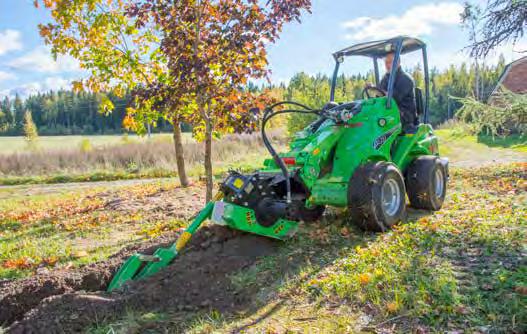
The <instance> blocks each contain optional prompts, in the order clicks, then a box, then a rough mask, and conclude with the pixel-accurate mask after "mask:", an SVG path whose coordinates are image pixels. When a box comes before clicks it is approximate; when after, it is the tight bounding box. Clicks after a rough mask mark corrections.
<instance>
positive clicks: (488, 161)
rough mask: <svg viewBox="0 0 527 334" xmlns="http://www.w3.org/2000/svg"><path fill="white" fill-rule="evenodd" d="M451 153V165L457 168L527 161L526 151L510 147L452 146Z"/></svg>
mask: <svg viewBox="0 0 527 334" xmlns="http://www.w3.org/2000/svg"><path fill="white" fill-rule="evenodd" d="M451 153H452V158H451V159H450V163H451V166H453V167H459V168H473V167H482V166H488V165H493V164H507V163H513V162H527V153H522V152H518V151H514V150H510V149H497V148H492V147H486V149H485V150H474V149H472V148H469V147H456V146H454V147H453V148H452V149H451Z"/></svg>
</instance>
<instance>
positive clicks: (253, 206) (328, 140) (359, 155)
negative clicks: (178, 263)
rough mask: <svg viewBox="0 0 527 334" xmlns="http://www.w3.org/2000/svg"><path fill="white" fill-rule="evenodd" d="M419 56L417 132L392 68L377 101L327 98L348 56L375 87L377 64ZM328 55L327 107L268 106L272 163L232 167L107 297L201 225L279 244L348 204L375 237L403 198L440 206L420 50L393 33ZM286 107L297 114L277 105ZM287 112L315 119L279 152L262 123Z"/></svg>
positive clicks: (136, 259)
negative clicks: (369, 71)
mask: <svg viewBox="0 0 527 334" xmlns="http://www.w3.org/2000/svg"><path fill="white" fill-rule="evenodd" d="M418 50H420V51H422V54H423V60H424V72H425V102H424V103H423V101H422V100H421V99H422V97H421V95H420V94H416V96H417V99H419V100H420V101H416V105H420V106H421V107H420V108H418V113H419V114H420V115H421V116H422V121H421V123H420V124H415V131H412V132H409V133H404V132H403V129H402V123H401V119H400V111H399V108H398V106H397V103H396V101H395V99H393V91H394V89H393V86H394V82H393V81H394V80H393V78H394V77H395V70H396V69H397V66H392V72H391V74H390V80H389V81H390V82H389V84H388V87H389V88H388V91H387V92H384V91H381V90H379V89H376V90H377V91H378V92H377V93H380V96H370V94H369V92H368V90H370V89H372V87H371V86H368V87H366V88H365V89H364V91H363V98H362V99H360V100H357V101H352V102H345V103H336V102H335V101H334V96H335V87H336V82H337V77H338V69H339V66H340V64H341V63H342V62H343V61H344V58H345V57H348V56H367V57H370V58H372V59H373V61H374V68H375V78H376V82H377V83H379V72H378V66H377V60H378V58H382V57H384V56H385V55H386V54H387V53H390V52H393V51H395V57H394V64H396V63H397V61H398V59H399V57H400V55H401V54H405V53H408V52H413V51H418ZM334 58H335V60H336V66H335V71H334V74H333V81H332V86H331V93H330V102H329V103H327V104H326V106H324V108H322V109H320V110H315V109H311V108H309V107H307V106H305V105H302V104H300V103H297V102H289V101H284V102H279V103H276V104H274V105H272V106H269V107H267V108H266V109H265V110H264V113H263V118H262V125H261V135H262V141H263V143H264V145H265V147H266V148H267V150H268V151H269V154H270V158H269V159H267V160H265V162H264V166H263V168H262V169H260V170H258V171H255V172H254V173H252V174H248V175H244V174H241V173H238V172H236V171H230V172H229V175H228V176H227V178H226V179H225V180H224V181H223V182H222V183H221V185H220V189H219V192H218V195H217V196H216V198H214V200H213V201H211V202H209V203H208V204H207V205H206V206H205V208H204V209H203V210H201V212H199V214H198V215H197V216H196V217H195V218H194V220H193V221H192V223H191V224H190V225H189V226H188V228H187V229H186V230H185V232H183V233H182V234H181V235H180V236H179V238H178V240H177V241H176V242H175V243H174V244H173V245H172V246H170V247H168V248H160V249H158V250H157V251H156V252H155V253H154V254H153V255H143V254H136V255H133V256H132V257H131V258H130V259H129V260H128V261H126V262H125V263H124V265H123V266H122V268H121V269H120V270H119V271H118V272H117V274H116V275H115V277H114V278H113V280H112V281H111V283H110V284H109V286H108V291H112V290H114V289H118V288H120V287H122V286H123V285H124V284H125V283H126V282H127V281H130V280H133V279H140V278H144V277H147V276H151V275H153V274H155V273H156V272H158V271H159V270H161V269H162V268H163V267H166V266H168V265H169V264H170V263H171V262H172V261H173V260H174V259H175V258H176V257H177V255H178V254H179V252H180V251H181V250H182V248H183V247H184V246H185V245H186V244H187V243H188V241H189V240H190V238H191V237H192V235H193V234H194V233H195V232H196V230H197V229H198V228H199V227H200V226H201V224H202V223H203V222H204V221H205V220H207V219H210V220H211V221H213V222H214V223H216V224H220V225H225V226H228V227H230V228H232V229H236V230H241V231H245V232H249V233H254V234H258V235H261V236H265V237H269V238H274V239H279V240H285V239H288V238H290V237H291V236H292V235H294V234H295V232H296V231H297V229H298V224H299V222H305V223H309V222H313V221H317V220H318V219H319V218H320V217H321V216H322V214H323V213H324V210H325V208H326V206H334V207H344V208H347V209H348V210H347V212H348V215H349V217H350V221H351V222H352V223H354V224H356V225H357V226H358V227H360V228H362V229H365V230H370V231H378V232H381V231H386V230H387V229H389V228H390V227H391V226H393V225H394V224H397V223H398V222H400V221H401V220H403V219H404V217H405V210H406V197H407V195H408V198H409V199H410V205H411V206H413V207H415V208H418V209H425V210H439V209H440V208H441V206H442V204H443V201H444V198H445V193H446V185H447V179H448V159H445V158H441V157H439V147H438V139H437V137H436V136H435V135H434V131H433V129H432V127H431V125H430V124H428V105H429V103H428V100H429V77H428V64H427V60H426V45H425V44H424V43H423V42H422V41H420V40H418V39H416V38H410V37H404V36H400V37H396V38H392V39H388V40H383V41H375V42H367V43H362V44H358V45H354V46H352V47H349V48H346V49H344V50H341V51H338V52H337V53H335V54H334ZM285 106H287V107H291V106H293V107H291V108H296V109H283V108H284V107H285ZM278 107H280V108H278ZM275 109H276V110H275ZM420 109H421V112H419V110H420ZM285 113H304V114H314V115H316V116H318V119H317V120H316V121H315V122H313V123H312V124H310V125H308V126H307V127H306V128H305V129H304V130H302V131H300V132H298V133H297V134H296V135H295V136H293V138H292V140H291V142H290V143H289V150H288V151H287V152H283V153H277V152H276V151H275V149H274V148H273V146H272V145H271V143H270V141H269V138H268V137H267V135H266V132H265V127H266V123H267V122H268V121H269V120H270V119H271V118H272V117H275V116H278V115H281V114H285Z"/></svg>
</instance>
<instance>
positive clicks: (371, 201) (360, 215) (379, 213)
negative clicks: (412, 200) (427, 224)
mask: <svg viewBox="0 0 527 334" xmlns="http://www.w3.org/2000/svg"><path fill="white" fill-rule="evenodd" d="M348 211H349V213H350V216H351V221H352V222H353V223H354V224H356V225H358V226H359V227H360V228H361V229H363V230H367V231H375V232H382V231H386V230H387V229H389V228H390V227H391V226H392V225H394V224H396V223H398V222H399V221H401V220H403V219H404V217H405V214H406V194H405V187H404V180H403V177H402V175H401V172H399V169H397V167H395V165H393V164H391V163H387V162H377V163H369V164H366V165H363V166H361V167H359V168H357V170H356V171H355V173H354V174H353V176H352V177H351V179H350V182H349V185H348Z"/></svg>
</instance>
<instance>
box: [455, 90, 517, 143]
mask: <svg viewBox="0 0 527 334" xmlns="http://www.w3.org/2000/svg"><path fill="white" fill-rule="evenodd" d="M457 100H458V101H460V102H462V103H463V107H461V109H459V110H458V112H457V117H458V118H459V119H461V120H462V121H465V122H467V123H470V124H472V125H474V128H475V131H476V132H477V133H478V134H485V135H491V136H493V137H494V136H501V137H505V136H508V135H510V134H519V135H525V134H526V132H527V95H520V94H514V93H512V92H509V91H504V92H502V93H501V94H500V95H499V96H498V97H497V98H495V99H494V103H493V104H485V103H482V102H479V101H477V100H475V99H474V98H472V97H468V98H458V99H457Z"/></svg>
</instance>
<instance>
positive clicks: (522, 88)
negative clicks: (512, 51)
mask: <svg viewBox="0 0 527 334" xmlns="http://www.w3.org/2000/svg"><path fill="white" fill-rule="evenodd" d="M526 78H527V56H525V57H522V58H519V59H516V60H515V61H513V62H512V63H510V64H508V65H507V66H505V68H504V69H503V73H501V76H500V78H499V79H498V83H497V84H496V86H495V87H494V89H493V90H492V93H491V94H490V96H491V97H492V96H493V95H494V94H496V93H497V91H498V90H499V89H500V87H501V86H504V87H505V88H507V89H508V90H510V91H512V92H514V93H524V92H525V93H527V79H526Z"/></svg>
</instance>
